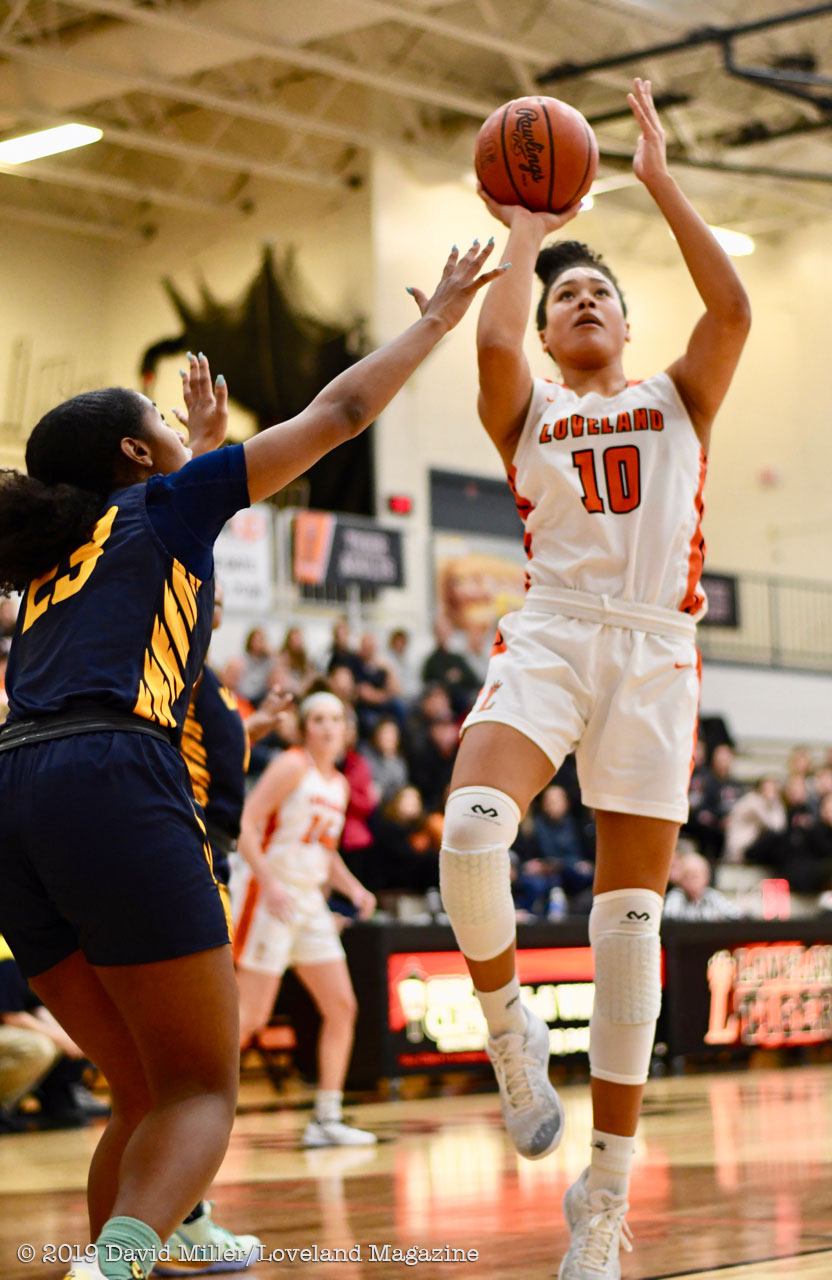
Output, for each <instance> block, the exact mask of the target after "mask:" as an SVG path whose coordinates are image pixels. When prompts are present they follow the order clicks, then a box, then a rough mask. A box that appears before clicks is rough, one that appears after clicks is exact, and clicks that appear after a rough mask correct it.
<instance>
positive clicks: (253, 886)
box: [231, 875, 260, 964]
mask: <svg viewBox="0 0 832 1280" xmlns="http://www.w3.org/2000/svg"><path fill="white" fill-rule="evenodd" d="M259 897H260V882H259V880H258V879H257V877H256V876H255V875H252V877H251V879H250V880H249V882H248V888H247V889H246V896H245V898H244V900H243V909H242V911H241V912H240V919H239V920H238V922H237V928H236V929H235V931H234V942H233V944H232V952H231V954H232V956H233V957H234V963H235V964H236V963H237V961H238V960H239V959H240V956H241V955H242V954H243V948H244V947H245V945H246V939H247V937H248V935H249V933H250V932H251V922H252V920H253V919H254V911H255V908H256V906H257V900H258V898H259Z"/></svg>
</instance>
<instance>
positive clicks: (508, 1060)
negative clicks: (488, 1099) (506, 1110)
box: [491, 1035, 540, 1114]
mask: <svg viewBox="0 0 832 1280" xmlns="http://www.w3.org/2000/svg"><path fill="white" fill-rule="evenodd" d="M518 1042H519V1044H522V1043H523V1037H522V1036H516V1035H507V1036H500V1037H499V1039H497V1040H495V1041H494V1042H493V1047H492V1050H491V1052H492V1055H493V1057H494V1058H497V1059H498V1062H499V1070H500V1072H501V1074H502V1077H503V1081H504V1083H505V1092H506V1101H507V1102H508V1104H509V1106H510V1107H511V1110H512V1111H513V1112H515V1114H516V1113H517V1112H520V1111H527V1110H528V1109H529V1107H533V1106H534V1105H535V1103H536V1101H537V1099H536V1096H535V1088H534V1084H535V1077H534V1075H533V1074H530V1069H531V1072H535V1071H537V1072H539V1071H540V1063H539V1062H538V1061H537V1059H536V1058H532V1057H530V1056H529V1055H528V1054H526V1053H518V1052H517V1049H518ZM495 1065H497V1064H496V1063H495Z"/></svg>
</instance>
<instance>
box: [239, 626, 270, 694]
mask: <svg viewBox="0 0 832 1280" xmlns="http://www.w3.org/2000/svg"><path fill="white" fill-rule="evenodd" d="M273 657H274V655H273V653H272V650H271V648H270V646H269V642H268V639H267V638H266V633H265V631H264V630H263V628H262V627H253V628H252V629H251V631H249V633H248V635H247V636H246V645H245V654H244V655H243V661H244V664H245V665H244V667H243V670H242V672H241V674H240V677H239V680H238V681H237V690H236V692H238V693H240V694H242V696H243V697H244V698H246V699H247V700H248V701H249V702H250V703H251V705H252V706H253V707H256V706H257V705H258V703H260V702H262V701H263V699H264V698H265V696H266V691H267V690H268V689H269V687H270V684H271V668H272V659H273ZM228 687H229V688H230V687H231V686H230V685H229V686H228Z"/></svg>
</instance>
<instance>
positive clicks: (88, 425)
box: [0, 387, 145, 594]
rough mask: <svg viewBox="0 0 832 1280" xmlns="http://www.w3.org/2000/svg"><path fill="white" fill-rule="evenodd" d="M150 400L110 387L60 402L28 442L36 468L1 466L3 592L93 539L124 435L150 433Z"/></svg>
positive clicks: (30, 463) (0, 573)
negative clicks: (146, 415)
mask: <svg viewBox="0 0 832 1280" xmlns="http://www.w3.org/2000/svg"><path fill="white" fill-rule="evenodd" d="M143 411H144V403H143V401H142V400H141V399H140V398H139V396H138V395H137V394H136V393H135V392H134V391H127V390H125V389H124V388H122V387H109V388H107V389H106V390H103V391H88V392H85V393H84V394H82V395H78V396H73V398H72V399H71V400H67V401H65V402H64V403H63V404H59V405H58V406H57V408H55V409H50V411H49V412H48V413H46V414H44V416H43V417H42V418H41V420H40V422H39V423H38V424H37V426H36V427H35V429H34V431H33V432H32V434H31V436H30V437H29V440H28V442H27V445H26V468H27V470H28V473H29V474H28V475H23V474H21V472H19V471H11V470H4V471H0V594H5V593H7V592H9V591H23V590H24V589H25V588H26V586H27V585H28V583H29V582H31V580H32V579H33V578H38V577H40V576H41V574H44V573H47V572H48V571H49V570H50V569H51V568H52V567H53V565H56V564H57V563H58V562H59V561H60V560H61V559H62V558H63V557H64V556H66V555H68V554H69V553H70V552H71V551H73V550H74V549H75V548H76V547H78V546H80V545H81V543H83V542H84V541H86V539H87V538H88V537H89V534H90V532H91V530H92V527H93V525H94V524H95V522H96V520H97V519H98V517H99V515H100V514H101V506H102V503H103V501H104V499H105V498H106V497H107V495H108V494H109V493H111V492H112V491H113V489H115V488H116V487H117V485H118V479H117V477H118V473H119V466H120V459H121V458H122V454H121V441H122V440H123V439H124V437H125V436H133V437H134V438H141V437H143V436H144V434H145V433H144V429H143V425H142V414H143Z"/></svg>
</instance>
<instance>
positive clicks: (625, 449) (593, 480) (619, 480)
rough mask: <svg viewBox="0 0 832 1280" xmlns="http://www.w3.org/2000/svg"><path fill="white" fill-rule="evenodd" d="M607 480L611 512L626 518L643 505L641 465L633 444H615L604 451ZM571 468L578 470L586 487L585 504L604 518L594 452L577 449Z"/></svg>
mask: <svg viewBox="0 0 832 1280" xmlns="http://www.w3.org/2000/svg"><path fill="white" fill-rule="evenodd" d="M603 458H604V478H605V480H606V490H607V501H608V503H609V508H610V511H614V512H615V513H616V515H625V514H626V513H627V512H628V511H634V510H635V508H636V507H637V506H638V504H639V503H640V502H641V465H640V459H639V456H638V449H637V448H636V446H635V445H634V444H624V445H613V446H612V447H611V448H609V449H605V450H604V454H603ZM572 466H573V467H577V468H578V475H579V477H580V481H581V486H582V488H583V491H584V492H583V499H582V501H583V504H584V506H585V507H586V509H587V511H589V512H590V514H591V515H603V514H604V511H605V510H606V508H605V506H604V499H603V498H602V497H601V494H600V493H599V491H598V477H597V475H596V472H595V452H594V450H592V449H578V451H577V452H576V453H573V454H572Z"/></svg>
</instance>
